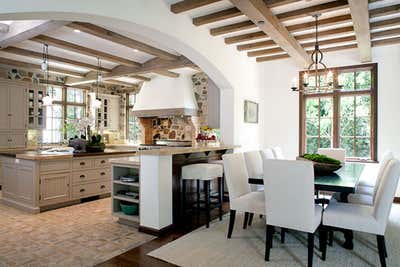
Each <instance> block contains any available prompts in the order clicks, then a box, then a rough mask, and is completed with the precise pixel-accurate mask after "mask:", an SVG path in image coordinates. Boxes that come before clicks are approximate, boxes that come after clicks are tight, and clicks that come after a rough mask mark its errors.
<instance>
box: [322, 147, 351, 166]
mask: <svg viewBox="0 0 400 267" xmlns="http://www.w3.org/2000/svg"><path fill="white" fill-rule="evenodd" d="M317 153H318V154H320V155H325V156H327V157H330V158H334V159H337V160H339V161H340V162H341V163H345V161H346V150H345V149H343V148H318V150H317Z"/></svg>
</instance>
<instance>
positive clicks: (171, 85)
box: [134, 74, 198, 110]
mask: <svg viewBox="0 0 400 267" xmlns="http://www.w3.org/2000/svg"><path fill="white" fill-rule="evenodd" d="M191 76H192V75H191V74H181V75H180V76H179V78H170V77H165V76H156V77H154V78H152V79H151V81H149V82H145V83H143V86H142V88H141V89H140V92H139V94H138V95H137V98H136V105H135V107H134V110H150V109H167V108H188V109H198V107H197V104H196V100H195V98H194V93H193V82H192V78H191Z"/></svg>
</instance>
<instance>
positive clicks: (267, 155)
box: [260, 148, 275, 159]
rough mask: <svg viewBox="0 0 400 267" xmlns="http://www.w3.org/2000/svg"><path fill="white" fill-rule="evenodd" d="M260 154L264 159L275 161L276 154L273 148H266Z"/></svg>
mask: <svg viewBox="0 0 400 267" xmlns="http://www.w3.org/2000/svg"><path fill="white" fill-rule="evenodd" d="M260 153H261V157H262V158H263V159H275V156H274V152H273V151H272V149H271V148H264V149H263V150H261V152H260Z"/></svg>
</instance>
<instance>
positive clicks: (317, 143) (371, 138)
mask: <svg viewBox="0 0 400 267" xmlns="http://www.w3.org/2000/svg"><path fill="white" fill-rule="evenodd" d="M376 68H377V65H376V64H368V65H361V66H351V67H340V68H333V69H331V71H332V72H333V80H334V84H338V85H340V88H341V89H340V90H334V91H330V92H318V93H311V92H310V93H307V92H302V93H300V110H301V112H300V121H301V129H300V132H301V137H300V153H301V154H304V153H315V152H316V151H317V149H318V148H320V147H321V148H325V147H340V148H344V149H346V157H347V158H348V159H350V160H376V150H377V146H376V144H377V143H376V141H377V140H376V128H377V127H376V118H377V106H376V95H377V88H376V81H377V80H376V72H377V70H376ZM302 78H303V72H301V73H300V80H302ZM314 79H315V78H314Z"/></svg>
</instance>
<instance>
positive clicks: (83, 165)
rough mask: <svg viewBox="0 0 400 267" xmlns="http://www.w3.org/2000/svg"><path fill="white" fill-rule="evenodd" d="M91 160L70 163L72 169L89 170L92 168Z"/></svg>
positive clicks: (77, 160)
mask: <svg viewBox="0 0 400 267" xmlns="http://www.w3.org/2000/svg"><path fill="white" fill-rule="evenodd" d="M93 165H94V160H93V159H74V160H73V161H72V168H73V169H75V170H83V169H90V168H93V167H94V166H93Z"/></svg>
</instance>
